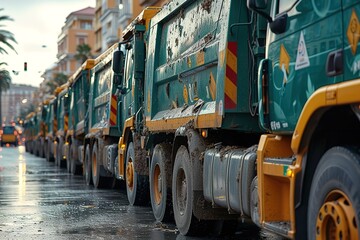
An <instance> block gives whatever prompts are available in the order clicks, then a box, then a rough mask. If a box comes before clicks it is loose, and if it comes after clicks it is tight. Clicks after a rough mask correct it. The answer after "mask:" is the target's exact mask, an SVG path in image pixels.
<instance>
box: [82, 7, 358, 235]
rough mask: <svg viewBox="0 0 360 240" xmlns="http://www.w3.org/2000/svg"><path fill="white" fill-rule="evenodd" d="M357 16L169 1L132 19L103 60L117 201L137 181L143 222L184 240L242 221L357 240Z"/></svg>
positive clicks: (346, 11) (351, 10)
mask: <svg viewBox="0 0 360 240" xmlns="http://www.w3.org/2000/svg"><path fill="white" fill-rule="evenodd" d="M359 14H360V4H358V3H357V2H355V1H350V0H349V1H320V2H317V1H310V0H289V1H275V0H274V1H265V0H247V1H238V0H236V1H235V0H209V1H208V0H173V1H171V2H169V3H168V4H167V5H165V6H164V7H163V8H162V10H161V11H160V12H159V13H157V14H156V15H155V16H153V17H152V18H151V20H150V24H149V27H148V28H146V27H144V25H141V24H139V23H141V21H140V19H138V21H133V22H132V24H130V26H129V29H130V31H129V33H128V34H130V35H126V34H125V36H124V41H123V42H120V43H119V47H118V49H119V50H118V51H117V53H115V54H114V58H113V63H112V64H113V71H114V73H115V74H118V75H119V82H118V89H119V92H120V93H121V95H120V96H121V99H122V100H121V104H123V105H121V106H122V108H124V110H127V111H128V113H131V114H129V115H125V116H129V118H128V119H126V121H125V122H123V121H122V122H121V123H122V126H121V128H122V129H123V131H122V132H120V131H118V135H119V136H120V138H119V142H118V146H117V150H118V156H117V161H116V162H117V163H116V162H115V164H117V166H118V167H117V168H115V170H116V171H117V173H116V174H117V175H118V176H120V177H123V178H124V179H125V180H126V185H127V189H128V191H129V190H133V189H134V186H135V187H139V185H138V184H139V183H138V182H136V181H139V179H140V181H142V179H141V178H134V176H136V175H137V176H146V175H148V180H149V191H150V199H151V205H152V210H153V212H154V216H155V218H156V220H158V221H166V220H167V219H171V218H172V217H173V218H174V219H175V223H176V226H177V228H178V229H179V231H180V233H181V234H183V235H190V234H192V233H194V232H197V231H199V229H202V226H204V224H205V223H208V222H212V221H218V222H219V221H222V222H223V223H224V226H226V224H227V222H228V220H230V221H231V220H238V219H243V220H244V219H249V220H251V221H252V222H253V223H254V224H256V225H258V226H259V227H261V228H264V229H266V230H269V231H272V232H275V233H277V234H279V235H282V236H284V237H286V238H291V239H330V238H335V239H359V228H358V226H359V223H360V222H359V220H360V219H359V218H360V217H359V216H360V198H359V196H360V181H359V179H360V153H359V141H358V138H357V136H358V133H359V130H360V124H359V121H360V107H359V106H360V105H359V102H360V94H359V92H360V80H359V71H360V67H359V66H360V64H359V53H358V52H357V51H358V50H357V47H358V42H359V37H358V36H359V29H360V27H359V26H360V23H359ZM127 36H131V37H130V38H127ZM111 96H112V95H111V94H108V95H106V97H108V98H110V97H111ZM104 98H105V97H104ZM118 103H119V102H118ZM129 103H130V104H129ZM101 104H102V102H101V101H100V100H98V101H95V105H94V104H93V106H94V107H96V106H97V105H101ZM92 111H94V112H98V111H97V110H96V108H93V109H92ZM102 113H103V112H102ZM125 116H122V115H121V116H120V119H121V118H124V117H125ZM118 119H119V113H118ZM121 128H120V129H121ZM99 136H103V135H101V134H100V135H99ZM113 148H114V149H116V148H115V147H113ZM91 149H92V152H93V155H94V152H97V151H94V149H98V145H96V144H94V143H92V144H91V145H90V144H88V147H87V150H86V154H87V155H89V154H90V152H91V151H90V150H91ZM144 150H145V154H144ZM108 154H109V152H108ZM111 154H113V151H111ZM97 156H98V155H96V156H95V158H94V157H93V158H92V159H96V157H97ZM93 162H94V161H93ZM95 162H96V161H95ZM146 171H148V172H146ZM93 173H94V171H93ZM95 173H97V172H96V171H95ZM144 182H145V181H144ZM143 186H145V185H143ZM128 193H129V192H128Z"/></svg>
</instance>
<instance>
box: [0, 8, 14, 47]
mask: <svg viewBox="0 0 360 240" xmlns="http://www.w3.org/2000/svg"><path fill="white" fill-rule="evenodd" d="M2 10H4V9H3V8H0V11H2ZM3 21H13V19H12V18H10V17H9V16H5V15H4V16H0V22H3ZM3 26H4V25H2V24H0V27H3ZM10 42H13V43H16V40H15V38H14V34H12V33H11V32H9V31H7V30H4V29H0V43H1V44H3V45H5V46H7V47H8V48H10V49H11V50H13V51H14V52H16V50H15V48H14V47H13V45H12V44H11V43H10ZM0 53H1V54H3V53H6V54H7V53H8V52H7V51H6V49H5V48H3V47H2V46H0Z"/></svg>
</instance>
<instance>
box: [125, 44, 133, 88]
mask: <svg viewBox="0 0 360 240" xmlns="http://www.w3.org/2000/svg"><path fill="white" fill-rule="evenodd" d="M133 62H134V60H133V50H132V49H130V50H129V51H128V52H127V53H126V69H125V87H126V88H129V87H130V80H131V77H132V67H133Z"/></svg>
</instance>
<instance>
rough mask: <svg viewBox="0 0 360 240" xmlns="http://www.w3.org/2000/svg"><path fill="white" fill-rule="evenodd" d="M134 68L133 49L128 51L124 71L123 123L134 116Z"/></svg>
mask: <svg viewBox="0 0 360 240" xmlns="http://www.w3.org/2000/svg"><path fill="white" fill-rule="evenodd" d="M133 68H134V56H133V48H130V49H127V50H126V58H125V69H124V81H123V91H122V108H121V117H122V121H121V122H125V120H126V119H128V118H129V117H130V116H132V114H133V101H134V100H133V93H134V92H133V91H134V90H135V89H132V83H133Z"/></svg>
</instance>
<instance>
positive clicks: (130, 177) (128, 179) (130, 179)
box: [126, 160, 134, 191]
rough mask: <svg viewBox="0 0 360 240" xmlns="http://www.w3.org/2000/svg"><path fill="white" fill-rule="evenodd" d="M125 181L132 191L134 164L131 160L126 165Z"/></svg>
mask: <svg viewBox="0 0 360 240" xmlns="http://www.w3.org/2000/svg"><path fill="white" fill-rule="evenodd" d="M126 183H127V186H128V188H129V189H130V190H131V191H132V190H133V187H134V166H133V163H132V161H131V160H129V161H128V164H127V166H126Z"/></svg>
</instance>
